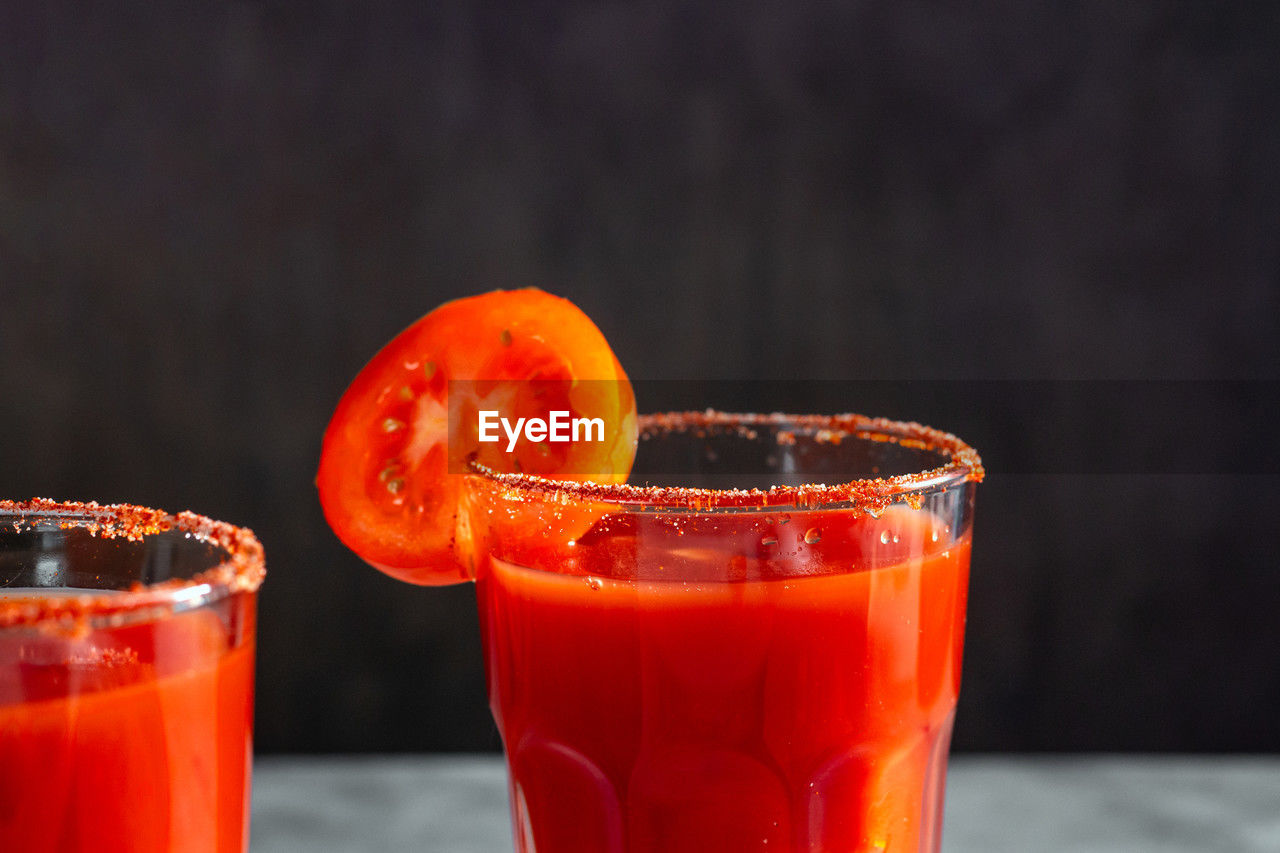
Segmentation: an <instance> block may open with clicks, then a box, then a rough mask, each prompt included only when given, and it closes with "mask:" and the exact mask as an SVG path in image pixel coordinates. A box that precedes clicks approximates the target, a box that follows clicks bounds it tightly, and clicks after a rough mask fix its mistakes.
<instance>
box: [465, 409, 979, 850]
mask: <svg viewBox="0 0 1280 853" xmlns="http://www.w3.org/2000/svg"><path fill="white" fill-rule="evenodd" d="M473 469H474V470H473V473H472V474H471V475H469V476H468V478H467V483H466V488H465V490H464V492H465V494H464V499H463V507H462V511H461V513H460V517H459V531H458V533H459V536H458V542H459V543H461V546H462V547H464V549H468V548H469V549H470V550H469V551H467V555H468V557H469V559H471V560H472V561H473V563H474V566H475V571H476V575H477V579H478V586H477V595H478V600H479V608H480V617H481V626H482V629H483V641H484V648H485V660H486V666H487V674H488V691H489V699H490V707H491V709H492V711H493V715H494V719H495V720H496V722H497V724H498V728H499V731H500V732H501V735H502V738H503V744H504V747H505V751H506V757H507V763H508V770H509V777H510V798H511V807H512V815H513V824H514V831H515V839H516V846H517V848H518V849H519V850H520V851H522V853H533V851H535V850H536V851H538V853H570V851H573V853H582V851H608V852H609V853H615V852H619V851H627V853H658V851H663V853H684V851H689V853H694V851H696V853H715V851H735V853H740V851H747V850H761V851H796V852H797V853H798V851H841V853H846V852H847V851H894V852H895V853H899V851H912V852H913V853H914V852H915V851H937V850H938V849H939V844H940V833H941V816H942V801H943V788H944V781H945V775H946V766H947V751H948V745H949V741H950V735H951V729H952V721H953V718H954V713H955V705H956V698H957V694H958V690H959V686H960V659H961V647H962V643H963V633H964V624H965V602H966V595H967V587H968V571H969V553H970V542H971V530H972V523H973V499H974V491H975V485H976V483H977V482H978V481H980V480H981V479H982V476H983V470H982V465H981V461H980V460H979V458H978V456H977V454H976V453H975V452H974V451H973V450H972V449H971V448H969V447H968V446H966V445H965V444H964V443H963V442H961V441H960V440H959V439H957V438H955V437H954V436H952V435H949V434H946V433H942V432H939V431H936V430H932V429H929V428H926V427H922V426H920V425H918V424H907V423H895V422H890V421H885V420H878V419H870V418H865V417H861V416H855V415H848V416H831V417H828V416H786V415H725V414H718V413H713V412H707V413H696V414H694V413H689V414H670V415H654V416H647V417H644V418H642V419H641V440H640V443H639V450H638V455H637V460H636V467H635V469H634V470H633V473H632V478H631V483H632V485H614V486H605V485H596V484H590V483H580V482H579V483H571V482H552V481H547V480H541V479H539V478H536V477H531V476H525V475H519V474H511V475H505V474H494V473H492V472H490V471H487V470H485V469H483V468H480V467H479V466H474V465H473Z"/></svg>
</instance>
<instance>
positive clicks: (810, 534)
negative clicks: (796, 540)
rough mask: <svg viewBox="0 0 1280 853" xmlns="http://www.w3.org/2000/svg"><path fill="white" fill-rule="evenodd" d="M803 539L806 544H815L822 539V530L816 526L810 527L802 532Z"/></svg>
mask: <svg viewBox="0 0 1280 853" xmlns="http://www.w3.org/2000/svg"><path fill="white" fill-rule="evenodd" d="M804 541H805V544H808V545H817V544H818V543H819V542H821V541H822V531H821V530H819V529H818V528H816V527H810V528H809V529H808V530H806V531H805V532H804Z"/></svg>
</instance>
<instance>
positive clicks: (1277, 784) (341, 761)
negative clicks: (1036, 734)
mask: <svg viewBox="0 0 1280 853" xmlns="http://www.w3.org/2000/svg"><path fill="white" fill-rule="evenodd" d="M504 773H505V771H504V767H503V763H502V759H501V758H498V757H494V756H461V757H442V756H369V757H279V756H276V757H265V758H259V759H258V761H257V764H256V769H255V773H254V794H253V841H252V844H251V850H252V853H284V851H289V853H293V851H298V850H308V851H350V853H382V851H388V853H391V852H392V851H394V853H409V851H442V853H510V851H511V850H512V846H511V829H510V826H509V824H508V818H507V798H506V777H505V775H504ZM945 826H946V829H945V832H944V841H943V845H942V849H943V851H944V853H969V851H974V853H978V851H981V853H999V852H1000V851H1009V853H1027V851H1043V853H1076V851H1080V853H1085V851H1088V853H1110V851H1116V853H1119V851H1124V853H1147V851H1152V853H1154V851H1160V853H1170V851H1174V853H1176V852H1177V851H1196V852H1197V853H1205V851H1230V852H1231V853H1251V851H1267V853H1275V851H1280V756H1277V757H1272V756H1266V757H1262V756H1258V757H1254V756H1239V757H1235V756H1231V757H1227V756H1222V757H1219V756H1009V757H1005V756H1001V757H994V756H970V755H959V756H954V757H952V759H951V770H950V773H949V776H948V784H947V805H946V818H945Z"/></svg>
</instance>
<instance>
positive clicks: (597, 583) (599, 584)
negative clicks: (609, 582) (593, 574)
mask: <svg viewBox="0 0 1280 853" xmlns="http://www.w3.org/2000/svg"><path fill="white" fill-rule="evenodd" d="M587 586H588V587H590V588H591V589H594V590H599V589H602V588H603V587H604V581H602V580H600V578H587Z"/></svg>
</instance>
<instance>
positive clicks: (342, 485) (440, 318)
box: [316, 289, 636, 584]
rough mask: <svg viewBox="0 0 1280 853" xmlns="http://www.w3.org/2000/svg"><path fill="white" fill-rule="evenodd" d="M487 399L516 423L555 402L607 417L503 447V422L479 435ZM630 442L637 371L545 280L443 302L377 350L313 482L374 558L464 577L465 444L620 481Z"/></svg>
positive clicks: (534, 468) (548, 471)
mask: <svg viewBox="0 0 1280 853" xmlns="http://www.w3.org/2000/svg"><path fill="white" fill-rule="evenodd" d="M584 380H589V381H584ZM451 409H452V410H451ZM482 409H496V410H498V411H501V412H502V414H503V416H504V417H507V418H508V419H509V420H510V421H511V422H512V423H514V422H515V419H516V418H519V417H530V418H532V417H540V418H544V419H545V418H546V417H547V414H548V412H550V411H553V410H560V411H564V412H568V413H569V417H571V418H572V417H579V416H581V417H591V418H599V419H600V420H601V421H602V422H603V424H604V436H603V440H602V441H574V442H568V443H552V442H546V441H543V442H530V441H520V442H518V443H517V445H516V448H515V450H514V452H508V451H507V438H506V436H505V435H502V436H501V437H500V440H499V441H497V442H490V443H481V442H480V441H479V436H478V427H477V423H478V415H479V412H480V411H481V410H482ZM451 415H452V419H451ZM451 423H452V424H453V430H452V434H451V432H450V424H451ZM635 445H636V417H635V398H634V395H633V393H632V390H631V384H630V382H629V381H628V380H627V376H626V373H625V372H624V371H623V369H622V366H621V365H620V364H619V363H618V360H617V358H616V357H615V356H614V354H613V352H612V350H610V349H609V345H608V342H607V341H606V340H605V338H604V335H603V334H601V332H600V330H599V329H598V328H596V326H595V324H594V323H592V322H591V320H590V319H589V318H588V317H587V316H586V315H585V314H584V313H583V312H582V311H581V310H580V309H578V308H577V307H576V306H575V305H573V303H571V302H569V301H568V300H566V299H561V298H560V297H557V296H552V295H550V294H548V293H545V292H543V291H541V290H536V289H527V290H516V291H494V292H492V293H486V294H482V295H480V296H473V297H468V298H465V299H458V300H454V301H453V302H447V303H445V304H444V305H441V306H440V307H439V308H437V309H436V310H434V311H432V312H431V313H430V314H427V315H426V316H424V317H422V318H421V319H419V320H418V321H417V322H415V323H414V324H413V325H412V326H410V327H409V328H407V329H405V330H404V331H403V332H401V333H400V334H399V335H398V336H397V337H396V338H395V339H394V340H392V341H391V342H390V343H389V344H387V345H386V346H385V347H383V349H382V350H381V351H380V352H379V353H378V354H377V355H376V356H374V358H373V359H372V360H371V361H370V362H369V364H368V365H366V366H365V368H364V369H363V370H362V371H361V372H360V374H359V375H358V376H357V377H356V378H355V380H354V381H353V382H352V383H351V386H350V387H349V388H348V389H347V391H346V393H345V394H344V395H343V397H342V400H341V401H340V402H339V403H338V407H337V409H336V411H335V412H334V415H333V418H332V420H331V421H330V423H329V427H328V429H327V430H326V431H325V437H324V447H323V450H322V452H321V456H320V469H319V473H318V474H317V477H316V485H317V487H318V488H319V492H320V502H321V505H322V507H323V509H324V513H325V518H326V519H327V520H328V522H329V525H330V526H331V527H332V528H333V530H334V532H335V533H336V534H337V535H338V538H339V539H341V540H342V541H343V542H344V543H345V544H346V545H347V546H348V547H349V548H351V549H352V550H353V551H355V552H356V553H357V554H358V555H359V556H360V557H362V558H363V559H364V560H365V561H366V562H368V563H370V564H372V565H374V566H375V567H377V568H379V569H381V570H382V571H384V572H386V573H387V574H389V575H391V576H393V577H396V578H399V579H401V580H405V581H409V582H411V583H418V584H447V583H457V582H461V581H465V580H471V579H473V575H474V572H473V570H472V569H471V567H470V566H468V565H466V564H465V561H463V560H460V559H459V557H458V554H457V553H456V549H455V547H454V530H455V526H456V516H457V504H458V498H459V494H460V490H461V482H460V481H461V478H462V476H463V475H462V473H461V469H462V465H463V464H464V462H465V459H466V458H467V457H470V456H475V458H477V459H479V461H481V462H482V463H484V464H485V465H487V466H489V467H490V468H493V469H494V470H498V471H508V472H517V471H522V472H525V473H531V474H539V475H541V476H547V477H554V478H560V479H590V480H596V481H601V482H621V481H623V480H625V479H626V477H627V474H628V473H629V471H630V469H631V462H632V460H633V459H634V456H635Z"/></svg>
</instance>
